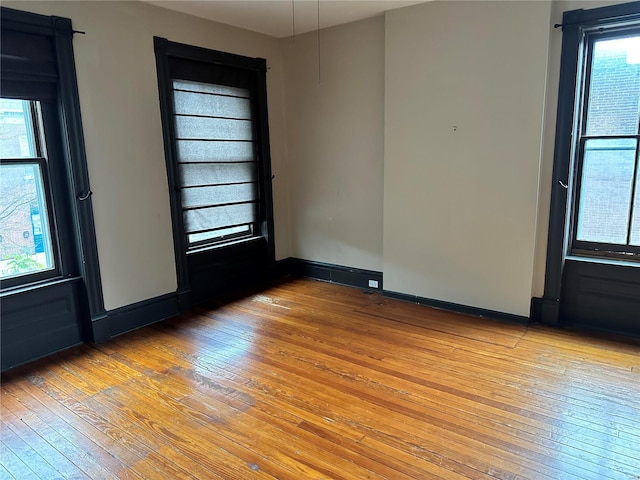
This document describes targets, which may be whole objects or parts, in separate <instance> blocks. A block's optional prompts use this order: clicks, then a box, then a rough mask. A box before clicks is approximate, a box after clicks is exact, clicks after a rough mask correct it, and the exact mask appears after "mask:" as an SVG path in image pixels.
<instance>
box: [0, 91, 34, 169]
mask: <svg viewBox="0 0 640 480" xmlns="http://www.w3.org/2000/svg"><path fill="white" fill-rule="evenodd" d="M36 156H37V153H36V145H35V136H34V134H33V128H32V121H31V107H30V102H28V101H26V100H13V99H9V98H2V99H0V158H34V157H36Z"/></svg>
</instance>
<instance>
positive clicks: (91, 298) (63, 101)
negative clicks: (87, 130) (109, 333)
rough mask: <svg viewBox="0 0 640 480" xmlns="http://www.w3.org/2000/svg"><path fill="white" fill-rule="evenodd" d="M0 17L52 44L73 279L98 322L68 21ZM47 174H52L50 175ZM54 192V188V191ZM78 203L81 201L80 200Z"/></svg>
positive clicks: (99, 298) (9, 26)
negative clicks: (73, 252) (80, 281)
mask: <svg viewBox="0 0 640 480" xmlns="http://www.w3.org/2000/svg"><path fill="white" fill-rule="evenodd" d="M0 13H1V15H0V22H1V28H2V30H3V31H6V30H9V31H17V32H23V33H32V34H37V35H43V36H48V37H51V38H52V41H53V46H54V49H55V55H56V66H57V74H58V77H57V81H56V83H57V107H58V108H57V111H58V121H59V129H60V130H59V134H60V138H61V140H62V145H61V149H62V153H63V157H64V160H65V162H66V163H67V169H68V172H67V173H66V176H67V177H68V182H69V185H70V187H71V195H69V194H67V197H68V201H69V202H70V207H71V208H70V211H71V214H72V217H73V218H72V219H70V220H71V222H70V223H71V224H72V225H75V226H76V227H75V228H74V229H73V234H74V237H75V241H76V243H77V246H78V248H77V249H76V252H77V257H76V258H75V259H74V261H75V263H76V265H77V270H78V273H79V274H80V275H81V276H82V277H83V279H84V288H85V290H86V294H87V302H88V305H87V307H88V310H89V314H90V315H91V318H92V319H94V318H98V317H101V316H103V315H104V314H105V310H104V299H103V294H102V280H101V278H100V265H99V262H98V248H97V242H96V236H95V223H94V218H93V205H92V201H91V186H90V184H89V173H88V169H87V158H86V151H85V145H84V134H83V130H82V117H81V113H80V99H79V95H78V84H77V78H76V67H75V58H74V53H73V34H74V31H73V27H72V24H71V19H69V18H63V17H57V16H45V15H39V14H35V13H30V12H23V11H20V10H14V9H10V8H6V7H2V8H1V12H0ZM49 173H50V175H51V174H52V172H51V171H50V172H49ZM52 180H53V178H52ZM53 188H54V189H55V188H56V187H55V186H53ZM85 197H86V198H85ZM80 198H85V199H84V200H80ZM63 247H64V246H63Z"/></svg>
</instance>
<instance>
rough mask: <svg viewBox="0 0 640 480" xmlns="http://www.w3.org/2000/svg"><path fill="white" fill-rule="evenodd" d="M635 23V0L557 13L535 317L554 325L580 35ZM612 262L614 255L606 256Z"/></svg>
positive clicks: (564, 245) (566, 236)
mask: <svg viewBox="0 0 640 480" xmlns="http://www.w3.org/2000/svg"><path fill="white" fill-rule="evenodd" d="M637 21H640V1H635V2H630V3H624V4H620V5H611V6H607V7H600V8H594V9H589V10H584V9H578V10H571V11H566V12H564V13H563V16H562V24H559V25H556V27H561V28H562V50H561V59H560V79H559V88H558V90H559V93H558V104H557V113H556V127H555V147H554V158H553V174H552V186H551V203H550V208H549V229H548V236H547V256H546V263H545V282H544V295H543V298H542V302H541V306H540V309H541V310H540V314H539V317H538V318H540V319H541V321H542V322H543V323H546V324H549V325H557V324H558V319H559V315H560V298H561V294H562V284H563V275H564V271H565V265H566V262H567V258H568V257H570V255H571V249H570V247H571V241H570V239H571V238H572V237H571V235H572V233H573V232H572V231H570V229H572V228H573V224H572V222H571V221H570V220H569V215H571V213H572V212H571V208H573V206H574V205H575V202H573V198H572V196H571V195H574V193H573V192H575V189H574V188H571V191H570V187H573V185H569V184H570V182H571V180H572V179H573V178H574V176H575V175H576V171H575V170H576V169H575V168H574V164H573V161H572V159H573V158H574V152H573V136H574V135H575V133H576V132H575V127H576V125H575V121H574V120H575V108H576V106H577V105H578V103H577V98H576V89H577V88H578V86H579V85H580V83H579V81H580V79H579V78H578V74H579V59H580V55H581V54H582V50H581V46H582V35H583V32H584V31H585V29H592V28H599V27H609V26H612V25H616V24H621V23H623V22H628V23H631V22H637ZM603 261H606V259H605V260H603ZM611 261H612V262H613V261H614V260H613V259H612V260H611Z"/></svg>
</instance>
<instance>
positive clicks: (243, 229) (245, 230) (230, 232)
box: [189, 225, 251, 243]
mask: <svg viewBox="0 0 640 480" xmlns="http://www.w3.org/2000/svg"><path fill="white" fill-rule="evenodd" d="M245 235H251V226H250V225H241V226H239V227H229V228H221V229H220V230H213V231H211V232H202V233H191V234H190V235H189V243H196V242H204V241H207V240H211V241H213V240H218V239H220V238H222V237H227V238H228V237H231V236H233V237H236V238H237V237H244V236H245Z"/></svg>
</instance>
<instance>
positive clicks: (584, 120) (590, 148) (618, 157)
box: [572, 25, 640, 259]
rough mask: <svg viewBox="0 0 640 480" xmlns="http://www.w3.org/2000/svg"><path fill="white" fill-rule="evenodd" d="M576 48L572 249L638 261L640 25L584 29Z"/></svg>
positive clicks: (639, 217)
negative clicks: (579, 46)
mask: <svg viewBox="0 0 640 480" xmlns="http://www.w3.org/2000/svg"><path fill="white" fill-rule="evenodd" d="M582 49H583V50H582V51H583V55H582V58H581V65H580V70H581V72H580V76H579V78H581V93H580V96H579V108H577V109H576V112H577V117H578V118H576V119H575V120H574V123H575V125H576V127H575V131H576V134H574V137H575V142H576V144H575V146H574V151H575V152H576V154H575V155H576V158H575V163H576V165H575V172H576V174H575V178H574V181H575V189H574V190H575V204H574V208H573V212H574V213H573V218H572V224H573V225H572V226H573V242H572V251H573V253H575V254H586V255H597V256H613V257H623V258H628V259H636V258H640V165H639V151H640V149H639V148H638V146H639V143H638V142H640V130H639V129H640V28H639V27H638V26H637V25H636V26H629V25H624V26H609V27H608V28H602V27H598V28H593V29H586V30H585V32H584V37H583V41H582Z"/></svg>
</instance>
